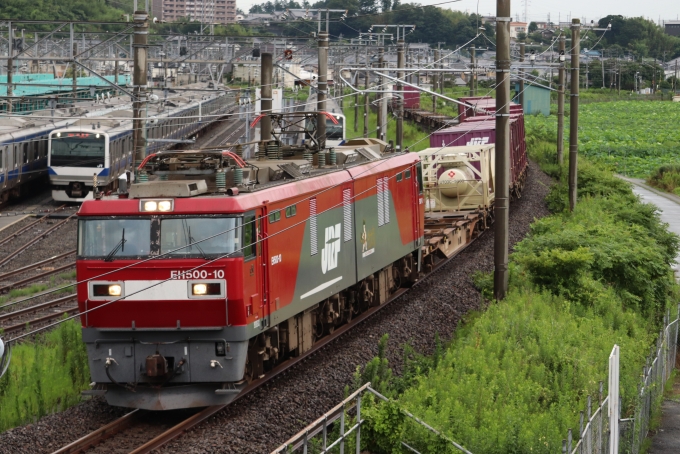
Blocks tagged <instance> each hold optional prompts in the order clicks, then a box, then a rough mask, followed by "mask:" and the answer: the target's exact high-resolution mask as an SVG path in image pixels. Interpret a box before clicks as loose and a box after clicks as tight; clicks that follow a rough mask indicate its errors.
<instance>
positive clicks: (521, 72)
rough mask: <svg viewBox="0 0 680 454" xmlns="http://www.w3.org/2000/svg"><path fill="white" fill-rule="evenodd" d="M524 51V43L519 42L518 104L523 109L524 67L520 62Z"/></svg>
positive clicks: (522, 60)
mask: <svg viewBox="0 0 680 454" xmlns="http://www.w3.org/2000/svg"><path fill="white" fill-rule="evenodd" d="M525 53H526V44H524V43H519V62H520V65H519V66H520V70H519V104H520V105H521V106H522V109H524V78H525V76H524V69H522V63H524V54H525Z"/></svg>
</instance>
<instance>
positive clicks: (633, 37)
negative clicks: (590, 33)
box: [598, 15, 680, 60]
mask: <svg viewBox="0 0 680 454" xmlns="http://www.w3.org/2000/svg"><path fill="white" fill-rule="evenodd" d="M610 23H611V25H612V28H611V29H610V30H609V31H607V33H605V35H604V37H603V38H602V39H603V44H602V46H603V47H608V45H617V46H619V48H620V49H622V50H624V49H625V50H628V51H630V52H632V53H633V54H634V55H635V56H637V57H654V58H658V59H664V58H665V59H666V60H672V59H673V58H675V57H678V56H680V38H678V37H675V36H670V35H667V34H666V33H665V32H664V30H663V29H662V28H661V27H659V26H657V25H656V24H655V23H654V22H653V21H651V20H648V19H645V18H643V17H628V18H626V17H623V16H619V15H609V16H606V17H603V18H602V19H600V20H599V22H598V26H599V27H600V28H606V27H607V25H608V24H610Z"/></svg>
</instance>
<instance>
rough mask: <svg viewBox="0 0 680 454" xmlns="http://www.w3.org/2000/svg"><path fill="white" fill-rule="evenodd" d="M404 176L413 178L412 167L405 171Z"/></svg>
mask: <svg viewBox="0 0 680 454" xmlns="http://www.w3.org/2000/svg"><path fill="white" fill-rule="evenodd" d="M404 178H406V179H407V180H408V179H409V178H411V169H408V170H407V171H406V172H404Z"/></svg>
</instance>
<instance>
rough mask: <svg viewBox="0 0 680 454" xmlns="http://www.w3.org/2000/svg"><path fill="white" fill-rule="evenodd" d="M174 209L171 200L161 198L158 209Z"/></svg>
mask: <svg viewBox="0 0 680 454" xmlns="http://www.w3.org/2000/svg"><path fill="white" fill-rule="evenodd" d="M170 210H172V203H170V201H169V200H161V201H160V202H158V211H170Z"/></svg>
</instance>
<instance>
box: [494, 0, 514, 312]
mask: <svg viewBox="0 0 680 454" xmlns="http://www.w3.org/2000/svg"><path fill="white" fill-rule="evenodd" d="M511 21H512V17H511V16H510V0H496V87H497V88H496V163H495V171H496V182H495V183H496V184H495V185H494V191H495V199H496V201H495V205H494V217H495V222H494V296H495V298H496V300H502V299H504V298H505V295H506V294H507V292H508V229H509V225H510V224H509V219H510V218H509V211H510V22H511Z"/></svg>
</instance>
